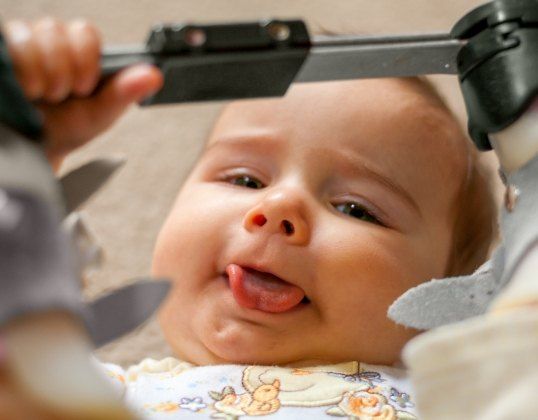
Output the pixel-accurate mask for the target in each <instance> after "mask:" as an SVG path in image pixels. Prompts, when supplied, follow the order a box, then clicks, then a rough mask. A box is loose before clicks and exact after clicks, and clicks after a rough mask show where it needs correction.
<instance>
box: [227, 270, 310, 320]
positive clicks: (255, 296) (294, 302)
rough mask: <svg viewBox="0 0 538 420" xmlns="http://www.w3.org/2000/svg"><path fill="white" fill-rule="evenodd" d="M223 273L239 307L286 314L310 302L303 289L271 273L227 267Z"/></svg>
mask: <svg viewBox="0 0 538 420" xmlns="http://www.w3.org/2000/svg"><path fill="white" fill-rule="evenodd" d="M226 274H227V275H228V279H229V282H230V288H231V289H232V294H233V296H234V298H235V300H236V301H237V303H239V305H241V306H243V307H245V308H250V309H258V310H260V311H264V312H272V313H278V312H286V311H289V310H291V309H293V308H295V307H296V306H298V305H300V304H307V303H309V302H310V300H309V299H308V297H306V295H305V293H304V290H303V289H301V288H300V287H298V286H295V285H293V284H291V283H288V282H287V281H285V280H282V279H281V278H279V277H277V276H275V275H274V274H271V273H264V272H262V271H258V270H255V269H253V268H248V267H241V266H239V265H237V264H229V265H228V266H227V267H226Z"/></svg>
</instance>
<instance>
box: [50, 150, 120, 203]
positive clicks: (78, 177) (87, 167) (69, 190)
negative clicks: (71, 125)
mask: <svg viewBox="0 0 538 420" xmlns="http://www.w3.org/2000/svg"><path fill="white" fill-rule="evenodd" d="M124 163H125V159H122V158H111V157H108V158H100V159H94V160H92V161H91V162H88V163H85V164H84V165H82V166H80V167H78V168H76V169H74V170H72V171H71V172H69V173H68V174H66V175H64V176H63V177H62V178H61V179H60V185H61V187H62V190H63V195H64V201H65V207H66V211H67V212H68V213H71V212H72V211H74V210H76V209H77V208H78V207H79V206H80V205H82V204H83V203H84V202H86V201H87V200H88V199H89V198H90V197H91V196H92V195H93V194H94V193H95V192H96V191H97V190H99V189H100V188H101V187H102V186H103V185H104V184H105V183H106V182H107V181H108V180H109V179H110V177H111V176H112V175H113V174H114V173H115V172H116V170H117V169H118V168H119V167H121V166H122V165H123V164H124Z"/></svg>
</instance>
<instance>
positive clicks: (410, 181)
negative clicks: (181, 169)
mask: <svg viewBox="0 0 538 420" xmlns="http://www.w3.org/2000/svg"><path fill="white" fill-rule="evenodd" d="M12 25H13V24H12ZM16 25H25V24H23V23H16V24H15V26H16ZM43 27H44V28H45V29H43ZM11 28H13V26H11ZM33 28H34V29H30V36H29V38H28V39H30V41H27V42H29V43H31V42H33V43H34V45H36V44H38V43H37V42H36V40H35V37H36V30H35V26H34V27H33ZM38 28H41V29H39V30H40V31H42V34H44V33H49V35H50V33H53V32H55V33H60V34H62V33H64V34H70V35H69V36H68V39H70V40H71V41H70V44H69V43H66V42H65V41H61V39H62V36H52V35H51V36H50V37H49V39H52V40H55V42H56V44H54V42H53V43H52V47H51V46H50V45H49V46H48V47H47V48H46V50H45V49H44V48H42V49H41V50H40V49H39V48H36V50H38V51H41V52H40V53H39V54H41V57H47V56H48V57H50V54H52V53H51V51H53V52H54V54H58V55H57V57H64V58H65V57H66V56H67V57H69V56H70V57H71V60H72V65H66V66H65V69H63V70H62V72H63V73H62V72H57V73H54V71H51V70H50V66H52V67H54V65H53V64H51V63H52V62H53V60H48V63H49V68H48V70H46V71H43V74H42V75H41V76H38V79H39V77H42V79H40V80H41V81H43V80H44V81H43V83H41V85H39V83H37V85H39V86H42V89H41V90H40V91H39V89H38V88H35V86H34V85H35V84H36V83H34V85H32V84H31V83H30V82H28V80H30V79H29V78H28V77H29V76H28V73H29V72H30V70H29V66H30V64H28V63H30V61H27V62H24V60H23V59H20V57H25V54H24V51H26V50H27V49H28V46H26V50H25V49H24V48H23V47H21V43H20V42H19V43H17V39H16V37H15V36H13V33H15V32H16V30H15V31H14V30H13V29H11V31H7V38H8V41H10V40H11V41H10V42H11V44H10V45H11V51H12V52H13V57H14V62H15V65H16V68H17V74H18V76H19V80H20V81H21V84H22V86H23V87H24V88H25V90H26V92H27V93H28V92H29V91H30V90H31V89H34V90H35V91H39V93H38V94H29V96H30V97H31V98H32V99H41V100H46V101H48V102H49V103H52V104H53V105H50V104H49V105H47V107H46V108H44V109H43V112H45V116H46V117H47V116H48V115H47V112H50V110H51V108H50V107H53V108H54V109H55V110H56V111H55V112H56V113H55V114H54V115H56V118H59V117H58V113H59V111H61V110H62V109H63V110H65V112H64V115H65V116H67V115H68V113H67V110H68V109H69V106H71V109H75V108H76V110H79V111H80V112H82V113H84V112H86V110H87V109H89V108H90V107H91V106H94V105H91V104H93V103H92V102H91V101H92V100H95V99H96V98H95V96H97V99H99V98H100V100H101V102H100V104H101V105H103V104H105V105H106V104H108V105H106V106H109V109H111V110H112V111H113V112H112V115H111V116H110V115H109V116H106V115H105V111H106V107H105V108H103V107H102V108H100V109H99V110H98V111H99V112H97V111H95V109H94V114H92V115H93V117H94V118H96V122H95V127H92V128H90V127H89V126H85V127H81V126H78V127H77V126H76V124H75V125H73V124H72V125H71V126H68V125H66V124H65V123H63V124H61V123H58V122H57V121H56V124H55V121H54V120H51V119H50V118H49V119H48V121H49V126H48V127H49V128H48V133H49V137H50V138H51V139H52V140H51V141H49V149H48V150H49V156H50V157H51V161H52V162H53V164H55V165H56V166H57V165H58V164H59V162H60V160H61V158H62V157H63V156H64V155H65V153H66V151H68V150H69V149H70V148H73V147H75V146H76V145H78V144H80V143H83V142H84V141H86V140H88V139H90V138H91V137H93V136H94V135H95V134H96V133H97V132H98V131H99V130H100V129H104V128H105V127H106V126H107V125H108V124H110V123H111V122H112V121H113V119H114V118H116V117H117V116H118V115H119V113H120V111H121V110H123V108H124V107H125V106H126V105H127V104H128V103H130V102H132V101H135V100H139V99H140V98H141V97H142V96H144V95H147V94H149V93H151V91H154V90H155V89H156V88H158V85H159V83H158V81H157V80H158V77H159V76H158V73H156V71H155V69H150V68H147V67H146V68H144V67H138V68H134V69H130V70H127V71H126V72H124V73H123V74H120V75H119V76H117V78H116V79H115V80H112V81H109V85H108V86H105V87H104V88H103V89H101V90H100V91H99V92H98V93H97V94H95V96H94V97H90V98H88V99H77V98H74V99H73V98H68V97H69V95H72V94H73V93H74V94H76V95H78V96H82V97H86V96H88V95H90V92H91V91H92V90H93V87H94V86H95V83H96V80H97V67H96V61H95V60H94V61H93V62H92V64H91V65H90V66H89V67H91V68H90V69H89V70H88V68H87V67H88V66H85V65H84V63H82V64H81V63H80V60H79V62H78V63H77V58H76V57H78V55H77V54H80V53H79V51H82V50H84V51H86V53H85V55H87V56H93V57H98V51H99V44H98V42H97V41H96V36H95V32H94V30H93V29H92V28H91V27H89V26H87V25H81V24H79V26H78V27H77V26H76V25H75V26H73V25H72V26H69V27H65V26H62V25H61V24H58V23H57V22H49V23H48V26H47V25H45V24H43V25H42V27H39V26H38ZM47 28H48V29H47ZM73 28H75V29H73ZM77 28H78V29H77ZM81 28H84V29H81ZM19 29H20V28H19ZM32 31H33V32H32ZM47 31H48V32H47ZM77 31H79V32H78V35H77ZM83 33H85V34H86V35H85V36H86V38H84V37H83V36H82V35H81V34H83ZM89 34H90V35H89ZM91 34H93V35H91ZM84 39H86V41H84ZM32 40H33V41H32ZM88 40H90V41H88ZM62 42H63V44H62ZM60 44H61V45H63V47H62V48H59V47H58V45H60ZM65 44H67V46H66V45H65ZM54 46H56V47H58V48H56V49H55V48H54ZM88 52H90V54H89V55H88ZM47 54H48V55H47ZM92 54H93V55H92ZM73 57H74V58H73ZM64 61H67V62H68V61H69V59H66V60H64ZM45 62H47V60H45ZM56 62H57V60H56ZM73 63H74V64H73ZM77 66H78V67H77ZM44 68H45V69H47V67H46V66H45V67H44ZM81 68H82V69H86V70H85V71H82V70H80V69H81ZM66 69H67V70H66ZM69 69H71V70H69ZM73 69H78V70H75V71H73ZM25 72H26V73H25ZM129 72H130V73H129ZM25 74H26V76H25ZM47 74H48V75H49V76H50V75H51V74H55V75H56V76H57V74H60V75H62V74H63V76H62V77H67V76H65V75H68V76H69V78H70V79H69V80H71V82H70V84H69V85H68V86H67V85H64V86H63V87H62V86H61V87H58V86H56V87H54V88H50V86H51V85H52V84H51V83H50V80H51V79H50V77H49V78H48V79H47ZM80 74H84V75H85V76H84V77H86V79H87V80H89V81H86V82H84V83H85V84H84V83H83V82H80V81H79V82H78V83H80V85H77V81H78V80H79V79H78V78H77V77H80ZM25 77H26V79H25ZM62 77H56V78H57V79H58V80H64V79H62ZM47 80H48V82H47ZM61 83H62V82H61V81H58V82H57V85H58V84H59V85H61ZM32 86H33V87H32ZM39 86H38V87H39ZM43 86H44V87H43ZM47 86H49V88H47ZM47 89H48V90H47ZM103 92H105V93H103ZM129 92H130V93H129ZM133 92H134V93H133ZM103 95H108V96H106V97H105V99H103V98H102V97H103ZM122 95H123V96H122ZM66 98H68V99H67V100H66ZM118 98H120V99H118ZM125 98H127V99H125ZM70 101H71V104H73V103H74V102H73V101H78V102H76V103H75V105H76V106H73V105H70ZM81 101H82V102H81ZM84 101H87V102H84ZM114 101H116V102H114ZM111 103H119V105H116V107H115V108H114V107H113V106H112V107H111V106H110V104H111ZM54 104H56V105H54ZM62 107H63V108H62ZM101 113H102V114H101ZM51 115H52V114H51ZM60 115H61V113H60ZM66 118H67V117H64V120H65V119H66ZM54 130H57V132H61V133H62V135H61V136H60V135H57V136H54V135H53V134H51V133H54ZM65 131H67V134H65ZM73 133H74V134H76V135H73ZM66 138H67V139H69V140H65V139H66ZM58 139H60V140H58ZM71 139H76V141H75V140H71ZM58 144H60V145H61V146H59V145H58ZM66 144H67V146H66ZM471 147H472V146H471V145H470V143H469V142H468V140H467V139H466V137H465V135H464V134H463V133H462V131H461V129H460V128H459V126H458V123H457V122H456V120H455V118H454V116H453V115H452V114H451V112H450V111H449V110H448V108H447V107H446V106H445V104H444V103H443V101H442V100H441V99H440V97H439V96H438V94H437V93H436V92H435V90H434V89H433V88H432V87H431V86H430V85H429V84H428V83H427V82H426V81H424V80H422V79H419V78H407V79H379V80H362V81H343V82H330V83H311V84H302V85H294V86H292V88H291V89H290V90H289V92H288V94H287V95H286V96H285V97H284V98H278V99H261V100H249V101H237V102H233V103H231V104H230V105H228V106H226V107H225V109H224V110H223V112H222V114H221V115H220V117H219V118H218V120H217V122H216V124H215V126H214V128H213V131H212V133H211V134H210V136H209V139H208V141H207V144H206V147H205V149H204V151H203V153H202V155H201V157H200V158H199V160H198V162H197V163H196V165H195V167H194V169H193V170H192V173H191V174H190V176H189V178H188V179H187V181H186V182H185V184H184V186H183V188H182V189H181V191H180V192H179V195H178V197H177V199H176V202H175V204H174V206H173V208H172V210H171V212H170V215H169V217H168V218H167V220H166V221H165V223H164V226H163V227H162V230H161V232H160V234H159V237H158V239H157V243H156V246H155V252H154V258H153V267H152V271H153V274H154V275H155V276H158V277H168V278H170V279H171V280H172V284H173V288H172V290H171V292H170V294H169V297H168V299H167V300H166V302H165V303H164V305H163V307H162V309H161V311H160V315H159V319H160V323H161V326H162V329H163V332H164V334H165V336H166V339H167V341H168V343H169V344H170V345H171V347H172V348H173V350H174V352H175V354H176V355H177V357H178V358H179V359H181V360H182V361H183V362H180V361H179V360H176V359H165V360H164V361H161V362H155V361H151V360H148V361H145V362H142V363H141V364H140V365H138V366H135V367H131V368H130V369H128V370H127V372H124V371H123V370H122V369H120V368H119V367H117V366H112V365H109V366H108V368H109V373H110V375H111V376H113V377H115V378H117V379H119V381H118V386H120V387H121V388H122V389H123V392H125V393H126V394H125V396H126V399H127V401H128V402H129V403H130V404H131V405H132V406H133V407H135V408H136V409H137V410H140V412H141V413H142V414H143V415H149V416H155V417H159V416H161V415H162V416H166V415H167V414H172V415H174V416H178V415H179V413H183V414H185V415H187V416H188V415H189V414H190V415H192V416H195V415H194V414H193V413H194V412H196V413H198V414H200V415H202V414H203V413H205V414H206V415H208V414H210V415H211V416H212V417H214V418H237V417H240V416H254V415H255V416H259V415H265V414H274V415H280V416H284V417H286V416H287V417H288V418H290V417H292V418H297V417H298V416H306V417H308V418H314V417H315V416H326V415H335V416H356V417H358V418H373V416H376V415H379V416H385V417H384V418H415V417H414V414H413V413H414V411H413V410H414V407H413V402H412V398H411V397H410V396H409V391H410V390H409V385H408V384H407V383H406V381H405V378H404V376H403V374H402V372H401V371H400V370H399V369H396V368H394V367H387V366H394V365H396V364H398V362H399V357H400V352H401V349H402V347H403V346H404V345H405V343H406V342H407V341H408V340H409V339H411V338H412V337H413V336H414V335H416V334H417V333H418V331H416V330H411V329H407V328H404V327H402V326H399V325H396V324H395V323H394V322H393V321H391V320H390V319H389V318H388V317H387V309H388V307H389V305H390V304H391V303H392V302H393V301H394V300H395V299H396V298H397V297H399V296H400V295H401V294H402V293H404V292H405V291H406V290H408V289H410V288H412V287H414V286H416V285H418V284H420V283H423V282H425V281H428V280H430V279H432V278H442V277H447V276H451V275H459V274H466V273H469V272H472V271H473V270H474V269H475V268H476V267H477V266H478V265H480V263H482V262H483V261H484V259H485V257H486V254H487V250H488V247H489V245H490V241H491V239H492V235H493V229H492V226H493V223H492V220H493V218H494V210H493V208H494V206H493V204H492V201H491V200H490V197H489V195H488V189H487V186H486V183H485V181H484V178H483V177H482V175H481V173H480V170H479V167H478V165H477V161H476V155H475V153H474V151H473V150H472V148H471ZM238 365H253V366H238ZM264 365H265V366H264ZM372 365H376V366H372ZM194 366H199V367H194ZM276 366H280V367H276ZM368 416H370V417H368ZM159 418H160V417H159Z"/></svg>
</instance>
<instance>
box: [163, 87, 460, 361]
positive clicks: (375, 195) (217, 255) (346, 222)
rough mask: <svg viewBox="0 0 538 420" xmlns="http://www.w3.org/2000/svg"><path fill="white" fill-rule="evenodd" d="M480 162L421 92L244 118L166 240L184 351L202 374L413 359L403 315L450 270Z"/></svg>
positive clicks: (255, 105)
mask: <svg viewBox="0 0 538 420" xmlns="http://www.w3.org/2000/svg"><path fill="white" fill-rule="evenodd" d="M458 136H460V137H458ZM464 153H465V152H464V148H463V146H462V142H461V135H460V134H459V132H458V130H457V128H456V123H455V122H453V121H452V119H451V117H450V116H449V115H448V114H447V113H446V112H445V111H444V110H442V109H441V108H440V107H438V106H435V105H434V104H433V100H432V99H431V98H428V97H427V96H424V95H422V94H420V93H419V90H418V89H417V87H416V85H415V84H414V82H410V81H403V80H389V79H385V80H368V81H361V82H333V83H325V84H321V83H320V84H304V85H299V86H294V87H293V88H292V90H291V91H290V92H289V93H288V95H287V96H286V97H285V98H284V99H271V100H256V101H244V102H236V103H233V104H232V105H230V106H228V107H227V108H226V109H225V111H224V112H223V114H222V116H221V118H220V119H219V121H218V122H217V124H216V126H215V128H214V130H213V132H212V134H211V136H210V139H209V141H208V144H207V147H206V150H205V152H204V153H203V155H202V157H201V158H200V160H199V161H198V163H197V165H196V167H195V168H194V170H193V172H192V173H191V175H190V177H189V178H188V180H187V181H186V183H185V185H184V187H183V188H182V190H181V192H180V193H179V196H178V197H177V201H176V203H175V205H174V207H173V209H172V211H171V213H170V216H169V217H168V219H167V221H166V222H165V224H164V226H163V228H162V231H161V233H160V236H159V238H158V241H157V245H156V249H155V255H154V266H153V272H154V274H155V275H158V276H167V277H169V278H171V279H173V290H172V291H171V293H170V297H169V298H168V300H167V302H166V303H165V305H164V307H163V309H162V310H161V313H160V320H161V324H162V327H163V330H164V333H165V335H166V338H167V340H168V342H169V343H170V344H171V346H172V348H173V349H174V350H175V351H176V353H177V355H178V356H179V357H181V358H183V359H185V360H188V361H191V362H194V363H198V364H212V363H231V362H233V363H257V364H295V365H297V366H299V365H308V364H316V363H326V362H338V361H345V360H359V361H362V362H368V363H379V364H391V363H393V362H395V361H397V360H398V358H399V352H400V350H401V348H402V346H403V345H404V344H405V342H406V341H407V340H408V339H409V338H410V337H412V336H413V335H414V334H415V333H416V331H412V330H409V329H405V328H403V327H400V326H397V325H395V324H394V323H393V322H392V321H390V320H389V319H388V318H387V316H386V312H387V308H388V306H389V305H390V304H391V303H392V302H393V301H394V300H395V299H396V298H397V297H398V296H400V295H401V294H402V293H403V292H405V291H406V290H407V289H409V288H411V287H413V286H415V285H417V284H419V283H421V282H424V281H426V280H429V279H431V278H433V277H441V276H443V274H444V272H445V270H446V266H447V262H448V258H449V254H450V251H451V240H452V230H453V223H454V215H455V204H454V203H455V201H456V195H457V193H458V191H459V189H460V187H461V185H462V182H463V175H464V172H465V165H466V159H465V154H464Z"/></svg>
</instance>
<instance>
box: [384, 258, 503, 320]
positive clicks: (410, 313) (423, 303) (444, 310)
mask: <svg viewBox="0 0 538 420" xmlns="http://www.w3.org/2000/svg"><path fill="white" fill-rule="evenodd" d="M502 254H503V250H502V248H499V249H498V250H497V251H496V252H495V254H494V257H493V258H492V260H489V261H488V262H486V263H485V264H484V265H483V266H481V267H480V268H479V269H478V270H477V271H476V272H475V273H473V274H472V275H469V276H460V277H450V278H445V279H433V280H431V281H429V282H427V283H423V284H421V285H419V286H417V287H413V288H412V289H409V290H408V291H407V292H405V293H404V294H403V295H402V296H400V297H399V298H398V299H397V300H396V301H395V302H394V303H393V304H392V305H391V306H390V307H389V310H388V316H389V318H391V319H392V320H393V321H395V322H396V323H398V324H402V325H405V326H407V327H412V328H416V329H420V330H427V329H430V328H436V327H440V326H442V325H446V324H450V323H453V322H457V321H462V320H464V319H467V318H470V317H473V316H477V315H480V314H483V313H484V312H485V311H486V309H487V307H488V306H489V303H490V301H491V299H492V297H493V296H495V295H496V294H497V293H498V289H499V281H498V279H499V274H500V272H501V271H502V264H501V265H500V264H499V263H500V262H502V260H503V256H502Z"/></svg>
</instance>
